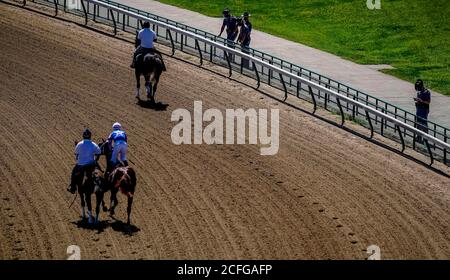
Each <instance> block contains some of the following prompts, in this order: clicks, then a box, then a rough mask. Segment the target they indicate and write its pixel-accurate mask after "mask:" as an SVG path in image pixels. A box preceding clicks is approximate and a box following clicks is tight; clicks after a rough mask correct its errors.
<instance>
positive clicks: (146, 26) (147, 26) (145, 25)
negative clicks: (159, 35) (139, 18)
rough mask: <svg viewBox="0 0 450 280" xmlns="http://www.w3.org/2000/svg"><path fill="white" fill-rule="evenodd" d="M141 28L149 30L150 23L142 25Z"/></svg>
mask: <svg viewBox="0 0 450 280" xmlns="http://www.w3.org/2000/svg"><path fill="white" fill-rule="evenodd" d="M142 27H144V28H150V22H149V21H146V22H144V24H143V25H142Z"/></svg>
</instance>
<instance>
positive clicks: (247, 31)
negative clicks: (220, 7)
mask: <svg viewBox="0 0 450 280" xmlns="http://www.w3.org/2000/svg"><path fill="white" fill-rule="evenodd" d="M249 17H250V14H249V13H248V12H245V13H244V14H243V15H242V24H241V31H240V33H239V38H238V42H239V43H240V44H241V49H242V52H244V53H249V48H250V41H251V33H252V23H251V22H250V19H249ZM242 66H243V67H245V68H249V61H248V59H242Z"/></svg>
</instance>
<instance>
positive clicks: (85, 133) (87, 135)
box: [83, 128, 92, 139]
mask: <svg viewBox="0 0 450 280" xmlns="http://www.w3.org/2000/svg"><path fill="white" fill-rule="evenodd" d="M91 136H92V133H91V131H90V130H89V128H86V129H85V130H84V131H83V139H91Z"/></svg>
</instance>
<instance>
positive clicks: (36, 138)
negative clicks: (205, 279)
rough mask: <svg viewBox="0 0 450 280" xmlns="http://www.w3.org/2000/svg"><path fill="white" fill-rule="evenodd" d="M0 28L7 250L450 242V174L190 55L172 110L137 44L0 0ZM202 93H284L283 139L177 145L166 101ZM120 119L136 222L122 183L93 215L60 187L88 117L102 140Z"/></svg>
mask: <svg viewBox="0 0 450 280" xmlns="http://www.w3.org/2000/svg"><path fill="white" fill-rule="evenodd" d="M0 38H1V39H0V49H1V52H0V81H1V83H0V93H1V95H0V134H1V137H0V151H1V154H0V167H1V168H0V176H1V177H0V178H1V180H0V258H1V259H65V258H67V254H66V248H67V246H69V245H72V244H74V245H78V246H80V248H81V258H82V259H184V258H187V259H364V258H367V257H368V254H367V253H366V248H367V247H368V246H369V245H371V244H375V245H377V246H379V247H380V248H381V257H382V258H383V259H417V258H419V259H448V258H450V228H449V225H450V188H449V187H450V179H449V178H448V177H446V176H443V175H441V174H439V173H437V172H434V171H433V170H431V169H429V168H426V167H425V166H423V165H421V164H417V163H416V162H414V161H412V160H410V159H407V158H405V157H404V156H401V155H399V154H396V153H393V152H391V151H389V150H387V149H385V148H382V147H380V146H379V145H375V144H373V143H370V142H368V141H366V140H364V139H362V138H360V137H357V136H355V135H353V134H351V133H349V132H346V131H345V130H342V129H340V128H338V127H336V126H334V125H331V124H329V123H327V122H324V121H322V120H320V119H317V118H315V117H312V116H310V115H308V114H305V113H303V112H301V111H298V110H295V109H293V108H292V107H289V106H287V105H284V104H281V103H279V102H276V101H274V100H273V99H271V98H269V97H267V96H264V95H261V94H260V93H258V92H257V91H255V90H254V89H252V88H250V87H248V86H245V85H243V84H242V83H240V82H238V81H235V80H230V79H227V78H224V77H223V76H221V75H217V74H214V73H212V72H211V71H209V70H206V69H203V68H200V67H198V66H195V65H192V63H187V62H186V60H187V59H182V58H170V57H168V56H165V61H166V64H167V67H168V69H169V71H168V72H165V73H164V74H163V76H162V78H161V81H160V84H159V89H158V91H159V93H158V96H157V98H158V99H159V100H160V101H161V102H163V103H166V104H168V108H167V110H165V111H156V110H152V109H148V108H144V107H141V106H139V105H137V104H136V101H135V98H134V87H135V84H134V83H135V81H134V76H133V72H132V71H131V70H130V68H129V67H128V65H129V63H130V54H131V53H132V51H133V49H132V44H129V43H127V42H124V41H122V40H117V39H114V38H111V37H108V36H104V35H102V34H100V33H99V32H95V31H92V30H89V29H86V28H83V27H80V26H78V25H77V24H74V23H70V22H67V21H63V20H61V19H55V18H52V17H51V16H46V15H42V14H40V13H37V12H36V11H30V10H26V9H23V8H20V7H17V6H13V5H9V4H5V3H0ZM267 91H269V89H268V90H267ZM275 94H276V93H275ZM278 94H280V93H278ZM195 100H201V101H203V107H204V109H207V108H218V109H221V110H224V109H226V108H230V109H233V108H243V109H247V108H279V109H280V149H279V152H278V154H276V155H275V156H261V155H260V153H259V146H257V145H206V144H202V145H174V144H173V143H172V141H171V137H170V134H171V130H172V128H173V126H174V125H175V123H174V122H171V120H170V117H171V113H172V111H173V110H175V109H177V108H187V109H189V110H190V111H192V110H193V102H194V101H195ZM117 120H119V121H120V122H121V123H122V124H123V125H124V127H125V129H126V131H127V133H128V136H129V145H130V147H129V151H130V152H129V158H130V159H131V161H132V166H133V167H134V168H135V170H136V172H137V175H138V185H137V191H136V196H135V203H134V205H133V213H132V224H133V226H132V234H126V233H125V232H124V227H123V224H121V222H120V221H124V220H125V219H126V210H125V208H126V207H125V205H126V200H125V197H124V196H123V195H121V194H119V206H118V208H117V211H116V212H117V213H116V218H117V220H118V221H116V220H114V219H112V218H111V217H109V216H107V215H106V214H105V213H102V214H101V219H102V223H101V225H100V227H101V230H93V229H89V228H85V227H84V226H79V225H80V224H79V220H80V217H79V213H80V212H79V208H80V206H79V199H78V198H77V201H76V202H75V204H74V205H73V206H72V207H71V208H70V209H69V208H68V206H69V204H70V201H71V200H72V199H73V196H71V195H70V194H69V193H67V192H66V191H65V188H66V186H67V184H68V178H69V174H70V171H71V168H72V166H73V164H74V160H73V157H74V156H73V148H74V147H73V143H74V141H75V140H79V139H80V136H81V132H82V130H83V129H84V128H85V127H89V128H90V129H91V130H92V131H93V137H94V139H95V140H98V139H99V138H101V137H102V136H103V137H106V136H107V135H108V132H109V130H110V127H111V124H112V123H113V122H115V121H117ZM349 125H351V124H349ZM355 127H356V126H355ZM437 166H439V168H441V169H443V170H444V171H445V172H447V173H448V171H449V170H448V168H447V167H444V166H442V165H439V164H438V165H437ZM108 197H109V195H107V198H108Z"/></svg>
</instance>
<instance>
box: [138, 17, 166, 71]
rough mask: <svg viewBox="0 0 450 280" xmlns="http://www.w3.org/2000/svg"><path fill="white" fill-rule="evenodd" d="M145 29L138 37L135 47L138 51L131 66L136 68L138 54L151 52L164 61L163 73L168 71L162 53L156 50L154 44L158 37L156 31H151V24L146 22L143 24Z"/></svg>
mask: <svg viewBox="0 0 450 280" xmlns="http://www.w3.org/2000/svg"><path fill="white" fill-rule="evenodd" d="M143 27H144V28H143V29H142V30H140V31H139V33H138V34H137V36H136V42H135V47H136V50H135V51H134V54H133V61H132V63H131V65H130V67H131V68H135V64H136V57H137V55H138V54H147V53H149V52H152V53H155V54H157V55H158V56H159V57H160V58H161V61H162V64H163V71H166V66H165V64H164V60H163V58H162V55H161V53H160V52H159V51H158V50H156V49H155V47H154V44H153V42H156V41H157V36H156V33H155V31H153V30H151V29H150V22H148V21H146V22H144V24H143Z"/></svg>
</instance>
